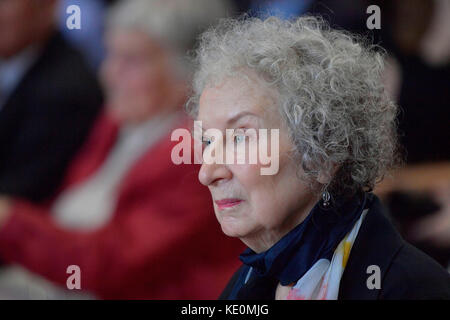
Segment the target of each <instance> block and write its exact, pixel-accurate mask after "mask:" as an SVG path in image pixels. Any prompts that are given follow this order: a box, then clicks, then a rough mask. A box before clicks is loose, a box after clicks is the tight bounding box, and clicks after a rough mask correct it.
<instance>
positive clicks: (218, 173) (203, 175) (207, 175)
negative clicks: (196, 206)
mask: <svg viewBox="0 0 450 320" xmlns="http://www.w3.org/2000/svg"><path fill="white" fill-rule="evenodd" d="M231 177H232V173H231V171H230V170H229V169H228V167H227V166H226V165H224V164H217V163H213V164H207V163H203V164H202V166H201V168H200V171H199V173H198V180H200V183H201V184H203V185H205V186H209V185H211V184H216V183H218V182H219V181H221V180H229V179H231Z"/></svg>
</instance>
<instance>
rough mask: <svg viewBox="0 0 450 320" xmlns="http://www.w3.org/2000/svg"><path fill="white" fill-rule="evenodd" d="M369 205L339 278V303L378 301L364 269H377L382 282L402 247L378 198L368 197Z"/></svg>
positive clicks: (377, 294) (378, 291)
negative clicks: (375, 267) (369, 286)
mask: <svg viewBox="0 0 450 320" xmlns="http://www.w3.org/2000/svg"><path fill="white" fill-rule="evenodd" d="M370 197H371V198H372V199H371V200H372V205H371V208H370V209H369V212H368V213H367V215H366V217H365V219H364V221H363V224H362V225H361V228H360V230H359V232H358V236H357V238H356V240H355V243H354V245H353V248H352V249H351V252H350V256H349V259H348V262H347V266H346V268H345V270H344V274H343V275H342V278H341V284H340V289H339V299H352V300H353V299H356V300H359V299H364V300H374V299H377V298H378V296H379V294H380V291H381V290H378V289H372V290H371V289H369V288H368V287H367V279H368V278H369V277H370V275H371V274H373V273H370V272H369V273H367V267H369V266H370V265H376V266H378V267H380V273H381V282H382V280H383V278H384V276H385V274H386V271H387V270H388V269H389V267H390V265H391V263H392V260H393V259H394V257H395V255H396V254H397V253H398V251H399V250H400V248H401V247H402V246H403V245H404V243H405V242H404V240H403V239H402V238H401V236H400V234H399V233H398V232H397V231H396V230H395V228H394V227H393V225H392V224H391V222H390V221H389V220H388V218H387V217H386V212H385V209H384V208H383V205H382V204H381V202H380V200H379V199H378V197H377V196H375V195H373V194H370Z"/></svg>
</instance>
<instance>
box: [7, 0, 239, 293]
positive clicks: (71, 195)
mask: <svg viewBox="0 0 450 320" xmlns="http://www.w3.org/2000/svg"><path fill="white" fill-rule="evenodd" d="M227 10H228V6H227V5H226V3H225V2H223V1H220V0H174V1H163V0H152V1H148V0H127V1H122V2H118V3H117V5H116V6H114V7H113V8H112V9H111V11H110V12H109V13H108V16H107V27H106V30H107V32H106V36H105V38H106V48H107V56H106V59H105V61H104V62H103V64H102V67H101V76H102V80H103V83H104V86H105V92H106V110H105V112H104V113H103V114H102V115H101V116H100V117H99V119H98V120H97V122H96V123H95V127H94V129H93V131H92V133H91V135H90V137H89V138H88V141H87V143H86V144H85V145H84V146H83V148H82V150H81V151H80V153H79V154H78V155H77V157H76V158H75V159H74V161H73V162H72V163H71V165H70V167H69V169H68V171H67V173H66V176H65V180H64V183H63V187H62V188H61V190H60V192H59V193H58V195H57V196H56V197H55V199H54V200H53V201H52V202H51V203H50V204H49V206H36V205H32V204H30V203H29V202H27V201H23V200H19V199H16V198H8V197H4V198H3V199H2V200H0V257H2V258H3V259H4V260H5V261H8V262H10V263H14V264H15V266H10V267H9V268H7V269H4V270H3V274H2V275H0V290H1V294H3V297H9V298H27V297H30V292H34V293H33V294H32V295H34V296H36V292H37V295H38V296H39V295H40V296H41V297H42V296H44V297H46V298H63V297H69V295H68V291H67V290H64V287H65V286H66V281H67V278H68V277H69V275H68V274H67V273H66V270H67V268H68V266H70V265H77V266H79V268H80V270H81V289H82V290H83V291H82V292H86V293H87V294H88V295H86V296H83V297H92V295H89V294H93V296H94V297H99V298H126V299H128V298H150V299H198V298H212V299H214V298H217V296H218V295H219V293H220V290H221V288H222V287H223V285H224V284H225V282H226V281H227V279H228V277H229V276H230V275H231V273H232V271H233V269H234V268H235V267H236V266H237V264H238V263H239V261H238V259H237V256H238V253H239V252H240V251H241V250H242V246H241V244H240V243H238V242H237V241H236V242H234V243H233V242H231V243H230V241H229V240H227V239H226V238H225V237H224V236H223V235H222V234H221V232H220V229H219V228H218V226H217V224H216V222H215V218H214V212H213V207H212V204H211V201H210V196H209V195H208V191H207V189H206V187H204V186H202V185H201V184H200V183H199V182H198V181H197V176H198V169H199V168H198V166H197V165H193V164H192V165H188V164H186V165H175V164H174V163H173V162H172V160H171V151H172V148H173V146H174V145H175V144H177V143H178V141H177V142H172V141H171V138H170V137H171V132H172V131H173V130H174V129H176V128H180V127H186V128H189V127H190V122H189V120H188V119H187V117H185V115H184V113H183V111H182V106H183V104H184V102H185V98H186V96H187V92H186V91H187V89H186V88H187V81H189V68H188V65H187V63H186V62H185V61H184V60H183V58H182V57H183V56H184V54H185V53H186V50H187V49H189V48H190V47H191V46H192V44H193V43H194V42H195V38H196V35H197V34H198V32H200V31H201V30H202V29H203V28H205V27H208V26H209V25H210V24H212V23H214V21H215V20H216V19H217V18H218V17H221V16H224V15H226V14H227ZM37 275H40V276H42V277H43V278H45V279H47V280H50V281H51V282H52V283H55V284H59V285H60V286H53V285H52V284H51V283H50V282H47V281H44V280H43V278H40V277H38V276H37ZM11 293H14V296H13V297H11ZM77 297H80V296H77Z"/></svg>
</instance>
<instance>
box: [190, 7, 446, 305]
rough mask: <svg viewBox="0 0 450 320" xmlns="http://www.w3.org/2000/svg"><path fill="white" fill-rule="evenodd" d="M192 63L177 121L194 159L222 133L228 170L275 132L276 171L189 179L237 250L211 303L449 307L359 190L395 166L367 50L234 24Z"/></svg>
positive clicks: (329, 37)
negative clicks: (190, 138)
mask: <svg viewBox="0 0 450 320" xmlns="http://www.w3.org/2000/svg"><path fill="white" fill-rule="evenodd" d="M197 62H198V66H197V70H196V75H195V79H194V96H193V97H192V99H191V103H190V104H188V110H189V111H190V113H191V114H192V115H193V116H194V117H196V118H197V120H199V121H202V128H203V129H204V130H205V132H204V134H203V136H202V138H201V139H202V141H203V143H204V150H203V152H204V153H203V156H205V155H209V154H213V153H214V154H218V153H219V152H221V150H219V148H221V147H223V144H220V143H217V142H216V141H218V140H216V135H212V133H208V132H213V131H210V130H209V129H210V128H216V129H219V130H221V131H223V132H225V131H226V130H227V129H235V130H234V131H232V132H233V135H232V136H231V138H232V139H231V141H228V140H227V142H226V143H227V145H226V146H227V148H226V150H225V151H224V153H225V157H226V158H227V159H228V158H229V159H233V157H232V156H233V152H234V153H235V154H236V155H239V153H237V152H238V151H236V150H238V149H237V148H238V147H239V146H241V145H242V146H243V148H241V149H240V150H241V152H243V151H244V150H246V151H248V153H244V152H243V153H241V154H240V155H241V156H245V158H244V159H249V156H251V153H249V152H250V151H251V150H252V149H251V148H250V147H249V148H246V147H247V146H246V141H249V143H250V141H252V139H253V140H255V138H256V140H257V141H258V143H257V145H258V146H260V147H261V146H262V147H264V146H267V141H266V142H265V143H262V144H261V143H259V141H264V140H269V138H268V137H267V135H266V134H260V133H261V132H264V131H259V129H267V130H269V131H270V132H271V134H270V141H272V138H273V137H274V136H275V137H276V132H277V131H273V133H272V129H278V130H279V131H278V138H279V139H278V141H277V140H276V139H275V140H274V141H275V142H278V146H277V145H275V144H273V143H271V144H270V150H269V151H270V152H272V153H273V152H275V153H276V152H277V151H278V154H272V155H271V156H272V157H276V156H278V164H279V166H278V171H276V172H273V173H275V174H272V175H261V173H262V171H261V169H263V168H264V167H265V166H266V165H267V164H266V163H265V160H264V163H263V160H261V158H260V159H259V161H257V162H256V163H251V162H250V163H236V162H231V161H230V162H226V163H223V162H220V161H209V162H204V163H203V164H202V167H201V169H200V173H199V179H200V181H201V182H202V183H203V184H204V185H206V186H208V187H209V189H210V192H211V194H212V198H213V200H214V208H215V211H216V216H217V219H218V221H219V223H220V225H221V227H222V230H223V232H224V233H225V234H227V235H229V236H232V237H237V238H240V239H241V240H242V241H243V242H244V243H245V244H246V245H247V246H248V248H247V249H246V250H245V251H244V252H243V253H242V254H241V256H240V259H241V260H242V262H243V264H242V265H241V267H240V268H239V269H238V271H237V272H236V273H235V275H234V276H233V277H232V279H231V280H230V282H229V284H228V286H227V287H226V288H225V290H224V292H223V293H222V296H221V298H223V299H293V300H295V299H320V300H328V299H450V275H449V274H448V273H447V272H446V270H444V269H443V268H442V267H441V266H439V265H438V264H437V263H436V262H435V261H434V260H432V259H431V258H430V257H428V256H427V255H425V254H424V253H422V252H421V251H419V250H418V249H416V248H414V247H413V246H411V245H409V244H408V243H406V242H405V241H404V240H403V239H402V238H401V237H400V235H399V234H398V232H397V231H396V230H395V229H394V227H393V226H392V224H391V223H390V222H389V220H388V219H387V218H386V216H385V211H384V209H383V207H382V205H381V202H380V201H379V199H378V198H377V196H375V195H374V194H373V193H372V192H371V191H372V189H373V188H374V186H375V184H376V182H377V181H379V180H380V179H382V177H383V175H384V173H385V172H386V170H387V169H389V168H391V167H394V166H396V165H397V164H398V161H397V160H396V159H397V156H396V154H397V151H396V150H397V137H396V125H395V116H396V113H397V107H396V105H395V104H394V103H393V102H392V101H391V100H390V99H389V98H388V96H387V94H386V92H385V90H384V87H383V85H382V79H381V74H382V70H383V59H382V55H381V54H380V53H377V52H376V50H374V49H372V48H371V47H370V46H369V45H367V44H365V42H364V41H360V39H358V38H357V37H355V36H352V35H351V34H348V33H345V32H342V31H337V30H334V29H331V28H330V27H329V26H328V25H327V24H326V23H325V22H324V21H323V20H321V19H319V18H315V17H308V16H306V17H300V18H298V19H294V20H288V21H287V20H280V19H279V18H276V17H269V18H267V19H265V20H261V19H257V18H247V19H246V18H243V19H227V20H224V21H222V22H221V23H220V24H219V25H218V26H215V27H214V28H212V29H210V30H209V31H207V32H206V33H204V35H203V37H202V40H201V43H200V46H199V48H198V50H197ZM255 132H259V133H256V134H255ZM227 135H228V134H227ZM272 135H273V136H272ZM230 145H231V146H233V145H235V148H233V149H232V148H229V146H230ZM222 151H223V150H222ZM229 152H230V153H231V154H229ZM264 152H267V150H259V154H260V155H261V154H264ZM212 159H213V160H214V158H212Z"/></svg>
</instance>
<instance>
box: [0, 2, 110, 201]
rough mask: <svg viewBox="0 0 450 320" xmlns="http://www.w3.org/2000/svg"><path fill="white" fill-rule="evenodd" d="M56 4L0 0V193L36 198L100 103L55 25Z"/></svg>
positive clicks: (50, 185) (43, 194)
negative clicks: (56, 30) (0, 0)
mask: <svg viewBox="0 0 450 320" xmlns="http://www.w3.org/2000/svg"><path fill="white" fill-rule="evenodd" d="M56 3H57V1H54V0H44V1H35V0H14V1H12V0H5V1H2V2H1V3H0V38H2V39H0V193H1V194H7V195H12V196H18V197H23V198H26V199H28V200H31V201H35V202H40V201H44V200H46V199H48V198H49V197H51V196H52V194H53V193H54V191H55V189H56V188H57V187H58V186H59V183H60V181H61V179H62V175H63V173H64V171H65V169H66V166H67V165H68V163H69V161H70V160H71V158H72V157H73V156H74V154H75V153H76V152H77V151H78V149H79V147H80V146H81V145H82V143H83V141H84V139H85V137H86V136H87V134H88V132H89V130H90V128H91V125H92V123H93V121H94V120H95V118H96V116H97V113H98V111H99V110H100V106H101V104H102V96H101V90H100V87H99V84H98V83H97V80H96V77H95V75H94V74H93V73H92V72H91V71H90V69H89V67H88V66H87V65H86V63H85V62H84V60H83V58H82V57H81V55H80V54H79V53H78V52H77V51H75V50H74V49H72V48H71V47H70V46H69V45H68V44H67V43H66V42H65V40H63V38H62V37H61V36H60V35H59V33H56V32H55V31H54V30H55V29H54V24H53V21H52V20H53V12H54V7H55V5H56ZM8 68H9V70H8ZM11 68H16V69H18V70H14V69H13V70H11ZM8 71H9V75H12V77H13V80H11V77H8V74H7V72H8ZM20 72H21V74H20ZM18 74H20V75H18ZM2 80H3V82H2ZM2 84H3V86H2Z"/></svg>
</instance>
